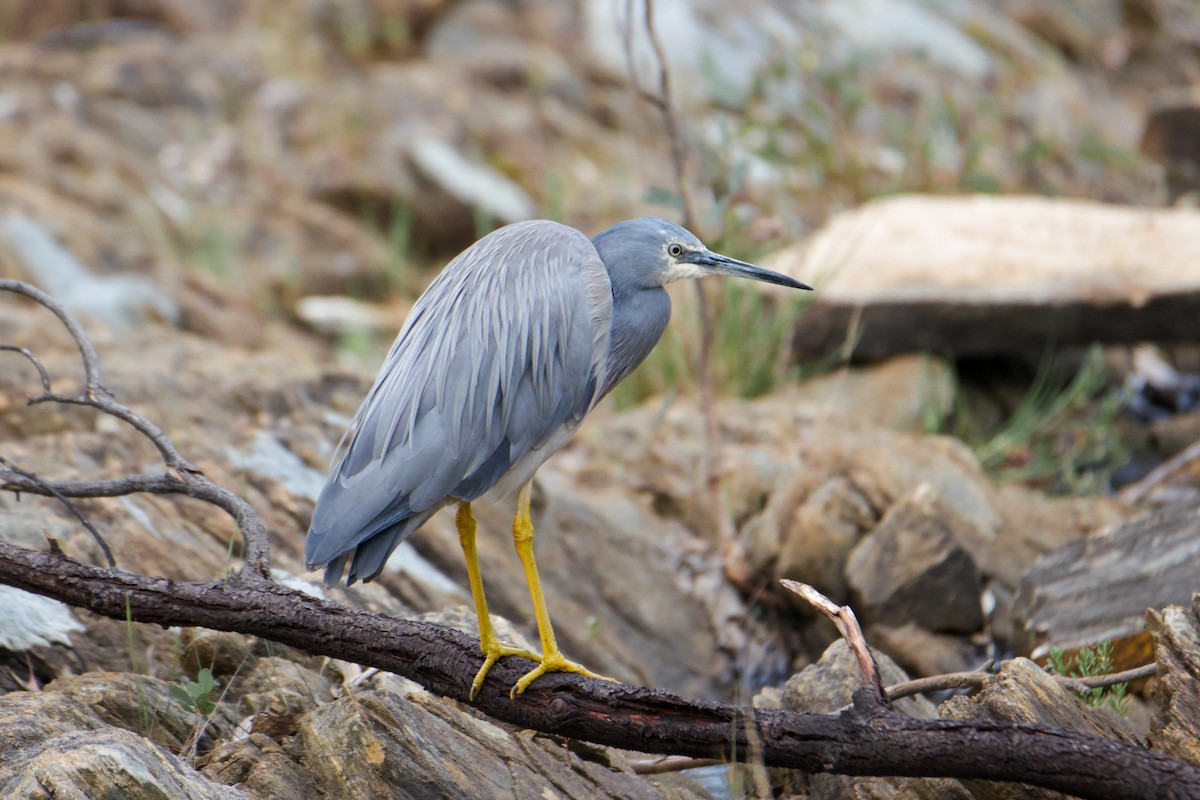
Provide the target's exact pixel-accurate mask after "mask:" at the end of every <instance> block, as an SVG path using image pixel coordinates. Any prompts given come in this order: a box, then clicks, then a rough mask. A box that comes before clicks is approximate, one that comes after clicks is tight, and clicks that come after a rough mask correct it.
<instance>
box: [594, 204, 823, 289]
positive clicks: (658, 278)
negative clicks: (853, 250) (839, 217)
mask: <svg viewBox="0 0 1200 800" xmlns="http://www.w3.org/2000/svg"><path fill="white" fill-rule="evenodd" d="M592 244H594V245H595V247H596V251H597V252H598V253H600V259H601V260H602V261H603V262H604V265H605V266H606V267H607V268H608V276H609V280H610V281H612V287H613V293H614V294H621V293H623V292H627V291H638V290H640V289H654V288H658V287H661V286H666V285H667V284H668V283H671V282H673V281H677V280H681V279H683V278H703V277H704V276H705V275H732V276H734V277H736V278H751V279H753V280H756V281H765V282H766V283H775V284H778V285H780V286H788V287H791V288H793V289H811V288H812V287H811V286H809V285H808V284H805V283H801V282H800V281H797V280H793V279H792V278H789V277H788V276H786V275H780V274H779V273H778V272H772V271H771V270H769V269H763V268H762V267H757V266H755V265H754V264H747V263H746V262H745V261H738V260H737V259H735V258H729V257H728V256H723V255H721V254H720V253H714V252H713V251H711V250H709V249H708V248H707V247H705V246H704V243H703V242H701V241H700V240H699V239H697V238H696V235H695V234H693V233H692V232H691V231H689V230H687V229H686V228H682V227H680V226H679V225H676V224H675V223H674V222H670V221H668V220H665V219H659V218H657V217H642V218H641V219H630V220H626V221H624V222H618V223H617V224H616V225H613V226H612V227H611V228H607V229H605V230H603V231H601V232H600V233H598V234H596V237H595V238H594V239H592Z"/></svg>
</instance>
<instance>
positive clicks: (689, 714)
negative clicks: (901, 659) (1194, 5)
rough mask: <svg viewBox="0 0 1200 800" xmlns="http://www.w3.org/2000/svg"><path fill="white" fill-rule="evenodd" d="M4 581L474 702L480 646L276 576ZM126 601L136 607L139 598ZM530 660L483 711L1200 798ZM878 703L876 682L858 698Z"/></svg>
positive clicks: (1140, 756) (913, 722)
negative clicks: (239, 637)
mask: <svg viewBox="0 0 1200 800" xmlns="http://www.w3.org/2000/svg"><path fill="white" fill-rule="evenodd" d="M0 583H6V584H8V585H10V586H15V587H17V588H20V589H24V590H26V591H31V592H36V593H38V594H43V595H46V596H47V597H54V598H55V599H58V600H61V601H62V602H64V603H68V604H70V605H73V606H77V607H80V608H86V609H88V610H90V611H92V612H94V613H97V614H102V615H104V616H107V617H112V618H114V619H121V620H123V619H125V618H126V612H127V610H128V613H129V615H130V617H131V618H132V619H134V620H136V621H139V622H147V623H153V624H158V625H164V626H169V625H185V626H200V627H205V628H211V629H213V630H221V631H233V632H237V633H244V634H250V635H253V636H260V637H262V638H265V639H270V640H272V641H275V642H279V643H281V644H285V645H289V646H292V647H297V648H299V649H302V650H305V651H306V652H310V653H314V654H318V655H327V656H330V657H335V658H340V659H344V660H348V661H354V662H356V663H359V664H363V665H366V666H372V667H377V668H379V669H383V670H387V671H389V672H393V673H395V674H397V675H402V676H404V677H406V678H409V679H411V680H413V681H416V682H417V683H419V684H421V685H422V686H424V687H425V688H426V689H428V690H429V691H431V692H433V693H434V694H438V695H444V696H446V697H449V698H452V699H455V700H458V701H460V702H464V703H465V702H467V701H468V697H467V695H468V693H469V692H470V686H471V678H472V677H473V676H474V674H475V670H476V669H477V668H478V666H479V661H480V655H479V648H478V644H477V642H475V640H474V639H472V638H470V637H468V636H467V635H465V634H462V633H459V632H457V631H453V630H450V629H448V628H444V627H442V626H439V625H433V624H430V623H423V622H415V621H411V620H401V619H392V618H390V617H385V616H382V615H380V614H373V613H370V612H367V611H359V610H355V609H350V608H346V607H344V606H339V605H337V604H336V603H332V602H329V601H326V600H320V599H317V598H315V597H312V596H310V595H306V594H303V593H301V592H297V591H295V590H293V589H289V588H287V587H284V586H280V585H278V584H274V583H271V582H269V581H259V582H258V583H256V584H254V585H237V584H232V583H228V584H222V583H177V582H174V581H169V580H167V579H165V578H150V577H143V576H140V575H131V574H128V573H122V572H116V571H114V570H109V569H104V568H101V567H95V566H91V565H88V564H82V563H80V562H78V561H75V560H73V559H70V558H68V557H66V556H64V555H62V554H61V553H39V552H34V551H32V550H28V549H26V548H22V547H17V546H15V545H11V544H7V543H2V542H0ZM127 604H128V605H127ZM530 666H532V665H530V664H528V663H526V662H524V661H523V660H522V659H517V658H506V659H502V660H501V661H500V662H499V663H498V664H496V666H495V667H493V669H492V672H491V673H490V674H489V675H488V680H487V681H486V682H485V683H484V685H483V688H482V690H481V691H480V692H479V694H478V695H476V697H475V701H474V705H475V706H476V707H477V708H479V709H480V710H482V711H483V712H484V713H486V714H489V715H490V716H493V717H495V718H496V719H499V720H502V721H505V722H509V723H512V724H514V725H519V726H521V727H524V728H530V729H533V730H537V731H541V732H543V733H547V734H551V735H555V736H565V737H569V738H572V739H580V740H583V741H588V742H593V743H596V744H600V745H608V746H613V747H621V748H625V749H630V750H637V751H640V752H644V753H663V754H673V755H682V756H691V757H696V758H721V759H730V758H734V757H738V758H745V757H746V755H747V753H749V752H752V751H751V749H750V746H749V737H748V736H747V733H746V731H747V730H748V728H747V726H750V727H749V730H752V731H754V732H755V734H756V738H757V739H758V743H757V744H756V746H755V750H754V751H753V752H754V753H755V756H756V757H758V758H760V759H761V761H762V763H763V764H765V765H767V766H775V767H792V768H796V769H801V770H804V771H806V772H834V773H838V774H844V775H899V776H911V777H952V778H980V779H986V780H1000V781H1021V782H1024V783H1029V784H1033V785H1035V786H1041V787H1045V788H1049V789H1056V790H1059V791H1063V792H1068V793H1070V794H1072V795H1076V796H1078V797H1083V798H1093V800H1117V798H1121V799H1122V800H1138V798H1145V799H1146V800H1150V798H1168V799H1169V798H1179V800H1182V799H1183V798H1193V797H1198V796H1200V769H1198V768H1196V767H1194V766H1192V765H1190V764H1186V763H1184V762H1182V761H1178V760H1176V759H1174V758H1172V757H1170V756H1168V755H1166V754H1165V753H1161V752H1158V751H1155V750H1149V749H1146V748H1142V747H1137V746H1135V745H1130V744H1126V743H1123V742H1117V741H1113V740H1109V739H1103V738H1099V737H1095V736H1085V735H1082V734H1079V733H1075V732H1071V731H1063V730H1055V729H1051V728H1044V727H1040V726H1033V725H1012V724H1008V723H1001V722H994V721H990V720H927V719H916V718H913V717H907V716H905V715H903V714H899V713H894V712H887V713H876V712H869V713H864V712H863V711H862V710H860V708H858V707H855V706H852V707H851V708H849V709H847V710H845V711H843V712H842V713H840V714H799V713H795V712H788V711H778V710H769V709H754V708H747V707H739V706H734V705H730V704H727V703H717V702H713V701H707V700H695V699H686V698H682V697H678V696H676V695H673V694H669V693H667V692H663V691H659V690H656V689H649V688H644V687H636V686H624V685H614V684H610V683H605V682H602V681H595V680H591V679H588V678H582V677H579V676H574V675H567V674H564V673H555V674H552V675H547V676H545V677H543V678H540V679H539V680H538V681H537V682H536V683H534V684H533V685H532V686H530V687H529V689H528V690H527V691H526V692H525V694H523V695H522V696H521V697H520V698H519V699H517V700H512V699H510V698H509V696H508V687H509V686H511V685H512V684H513V683H515V682H516V680H517V679H518V678H520V676H521V675H522V674H523V673H524V671H525V670H527V669H528V668H529V667H530ZM855 699H856V701H860V702H861V701H862V700H863V699H866V700H867V701H868V703H869V691H867V692H866V694H864V691H863V690H860V692H859V693H858V694H857V695H856V698H855Z"/></svg>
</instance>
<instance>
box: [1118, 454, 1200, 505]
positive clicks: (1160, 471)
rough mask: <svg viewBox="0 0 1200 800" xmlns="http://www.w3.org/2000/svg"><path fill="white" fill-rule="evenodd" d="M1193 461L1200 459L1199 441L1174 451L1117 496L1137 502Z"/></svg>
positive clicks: (1130, 501) (1127, 500)
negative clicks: (1179, 450) (1173, 453)
mask: <svg viewBox="0 0 1200 800" xmlns="http://www.w3.org/2000/svg"><path fill="white" fill-rule="evenodd" d="M1193 461H1200V442H1193V443H1192V444H1191V445H1190V446H1188V447H1186V448H1185V449H1184V450H1182V451H1181V452H1179V453H1176V454H1175V455H1173V456H1172V457H1171V458H1169V459H1167V460H1166V461H1164V462H1163V463H1161V464H1159V465H1158V466H1157V467H1155V468H1154V469H1153V470H1151V471H1150V474H1149V475H1147V476H1146V477H1144V478H1142V479H1141V480H1140V481H1138V482H1137V483H1131V484H1130V485H1128V486H1126V487H1125V488H1124V489H1122V490H1121V491H1120V492H1119V493H1118V497H1120V498H1121V499H1122V500H1124V501H1125V502H1127V503H1139V502H1141V501H1142V500H1143V499H1144V498H1145V497H1146V495H1148V494H1150V492H1151V490H1153V489H1154V488H1155V487H1156V486H1158V485H1159V484H1160V483H1163V482H1164V481H1166V480H1167V479H1168V478H1170V477H1171V476H1172V475H1174V474H1175V473H1176V472H1179V471H1180V470H1182V469H1183V468H1184V467H1186V466H1188V465H1189V464H1191V463H1192V462H1193Z"/></svg>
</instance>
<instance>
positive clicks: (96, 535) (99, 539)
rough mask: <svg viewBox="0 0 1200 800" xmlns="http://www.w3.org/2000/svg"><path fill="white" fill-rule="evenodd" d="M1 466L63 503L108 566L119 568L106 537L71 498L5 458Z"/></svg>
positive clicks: (0, 462) (0, 457)
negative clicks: (97, 547)
mask: <svg viewBox="0 0 1200 800" xmlns="http://www.w3.org/2000/svg"><path fill="white" fill-rule="evenodd" d="M0 466H3V467H7V468H8V469H9V470H11V471H12V472H13V473H15V474H16V475H19V476H20V477H22V478H24V479H25V480H27V481H30V482H31V483H33V484H34V485H35V486H36V487H38V489H40V490H41V492H39V493H40V494H41V493H44V494H46V495H49V496H50V497H53V498H54V499H55V500H57V501H58V502H60V503H62V504H63V505H64V506H66V507H67V510H68V511H70V512H71V515H72V516H73V517H75V519H77V520H79V524H80V525H82V526H83V527H84V528H86V529H87V532H88V533H90V534H91V535H92V538H93V539H95V540H96V544H98V545H100V549H101V550H103V551H104V560H105V562H107V564H108V565H109V566H110V567H112V568H113V569H116V568H117V562H116V561H114V560H113V554H112V550H110V549H109V547H108V542H106V541H104V537H103V536H101V535H100V531H98V530H96V527H95V526H94V525H92V523H91V522H89V521H88V519H87V517H85V516H84V515H83V512H82V511H80V510H79V508H78V506H76V505H75V504H74V503H72V502H71V500H70V498H68V497H67V496H66V495H64V494H63V493H62V492H60V491H58V490H57V489H55V488H54V487H53V486H52V485H50V484H49V483H47V482H46V481H44V480H42V479H41V478H39V477H38V476H37V475H34V474H33V473H32V472H29V471H28V470H24V469H21V468H20V467H18V466H17V465H16V464H14V463H12V462H11V461H9V460H8V459H7V458H5V457H4V456H0ZM2 476H3V473H0V477H2ZM4 488H7V487H4ZM31 494H32V492H31Z"/></svg>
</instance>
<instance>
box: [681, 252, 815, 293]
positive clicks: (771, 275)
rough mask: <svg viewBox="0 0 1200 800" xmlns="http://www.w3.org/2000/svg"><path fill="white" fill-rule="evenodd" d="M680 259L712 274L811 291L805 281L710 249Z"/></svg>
mask: <svg viewBox="0 0 1200 800" xmlns="http://www.w3.org/2000/svg"><path fill="white" fill-rule="evenodd" d="M680 261H682V262H684V263H686V264H694V265H695V266H697V267H699V268H700V269H701V270H703V271H704V272H708V273H712V274H713V275H732V276H733V277H735V278H750V279H751V280H756V281H763V282H764V283H774V284H776V285H778V286H787V287H788V288H791V289H808V290H809V291H812V287H811V286H809V285H808V284H807V283H801V282H800V281H798V280H795V279H793V278H789V277H788V276H787V275H780V274H779V273H778V272H772V271H771V270H769V269H763V268H762V267H758V266H755V265H754V264H747V263H746V262H745V261H738V260H737V259H736V258H730V257H729V256H723V255H721V254H720V253H714V252H712V251H711V250H702V251H700V252H697V253H690V254H688V255H686V256H684V257H683V258H681V259H680Z"/></svg>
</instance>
